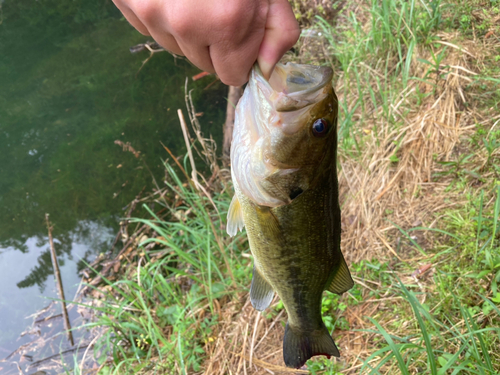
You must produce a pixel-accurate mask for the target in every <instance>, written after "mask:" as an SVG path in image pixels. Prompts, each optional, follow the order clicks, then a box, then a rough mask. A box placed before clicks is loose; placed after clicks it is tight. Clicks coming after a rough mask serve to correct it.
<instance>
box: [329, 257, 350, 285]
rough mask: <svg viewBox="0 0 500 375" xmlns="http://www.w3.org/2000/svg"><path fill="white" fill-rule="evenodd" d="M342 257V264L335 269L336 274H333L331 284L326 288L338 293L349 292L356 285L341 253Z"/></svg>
mask: <svg viewBox="0 0 500 375" xmlns="http://www.w3.org/2000/svg"><path fill="white" fill-rule="evenodd" d="M340 257H341V260H340V264H339V266H338V268H337V270H336V271H335V275H334V276H333V279H332V281H331V282H330V285H329V286H328V287H327V288H326V290H328V291H329V292H332V293H336V294H342V293H344V292H347V291H348V290H349V289H351V288H352V286H353V285H354V281H353V280H352V277H351V273H350V272H349V269H348V268H347V263H346V262H345V259H344V256H343V255H342V254H341V255H340Z"/></svg>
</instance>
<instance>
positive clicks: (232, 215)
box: [226, 194, 245, 237]
mask: <svg viewBox="0 0 500 375" xmlns="http://www.w3.org/2000/svg"><path fill="white" fill-rule="evenodd" d="M244 226H245V222H244V221H243V211H242V209H241V204H240V201H239V200H238V197H237V196H236V194H234V196H233V199H232V200H231V204H230V205H229V210H228V211H227V227H226V232H227V234H229V235H230V236H231V237H233V236H235V235H236V233H238V231H239V230H242V229H243V227H244Z"/></svg>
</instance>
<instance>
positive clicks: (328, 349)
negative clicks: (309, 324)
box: [283, 323, 340, 368]
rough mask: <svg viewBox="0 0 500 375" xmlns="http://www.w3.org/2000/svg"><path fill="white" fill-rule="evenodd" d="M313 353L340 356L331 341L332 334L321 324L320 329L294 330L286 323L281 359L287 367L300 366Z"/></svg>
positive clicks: (313, 354)
mask: <svg viewBox="0 0 500 375" xmlns="http://www.w3.org/2000/svg"><path fill="white" fill-rule="evenodd" d="M315 355H326V356H327V357H328V358H330V357H331V356H334V357H340V353H339V350H338V349H337V346H336V345H335V343H334V342H333V339H332V336H330V334H329V333H328V329H327V328H326V327H325V325H324V324H323V328H322V329H321V330H317V331H313V332H307V333H305V332H304V333H302V332H294V330H293V329H292V328H290V326H289V324H288V323H287V324H286V328H285V337H284V338H283V359H284V360H285V365H286V366H287V367H294V368H300V367H302V366H303V365H304V363H306V361H307V360H308V359H309V358H311V357H313V356H315Z"/></svg>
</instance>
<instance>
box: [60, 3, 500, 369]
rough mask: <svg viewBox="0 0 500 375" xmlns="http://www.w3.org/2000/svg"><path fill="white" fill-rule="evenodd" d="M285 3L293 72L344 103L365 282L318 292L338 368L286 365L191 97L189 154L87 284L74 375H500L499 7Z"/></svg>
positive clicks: (342, 177)
mask: <svg viewBox="0 0 500 375" xmlns="http://www.w3.org/2000/svg"><path fill="white" fill-rule="evenodd" d="M292 3H293V7H294V11H295V12H296V16H297V19H298V20H299V22H300V23H301V26H302V29H303V32H302V37H301V39H300V41H299V43H298V45H297V46H296V48H295V51H294V52H293V53H289V54H287V55H286V56H285V59H286V60H288V61H293V62H299V63H314V64H322V65H328V66H330V67H332V69H333V70H334V88H335V91H336V93H337V96H338V98H339V125H338V126H339V130H338V132H339V146H338V176H339V191H340V204H341V210H342V243H341V247H342V252H343V254H344V256H345V258H346V261H347V263H348V264H349V268H350V270H351V273H352V276H353V279H354V282H355V286H354V287H353V288H352V289H351V290H350V291H349V292H347V293H345V294H344V295H343V296H341V297H339V296H337V295H335V294H331V293H329V292H325V293H324V296H323V302H322V315H323V320H324V322H325V324H326V327H327V328H328V330H329V331H330V332H332V331H333V332H334V337H335V342H336V343H337V346H338V347H339V349H340V352H341V354H342V356H341V358H339V359H336V360H333V359H331V360H328V359H326V358H325V357H315V358H314V359H312V360H309V361H308V362H307V363H306V365H305V367H303V368H302V369H299V370H291V369H288V368H286V367H284V365H283V362H282V339H283V335H284V330H285V328H284V325H285V322H286V320H287V318H286V314H285V312H284V307H283V304H282V302H281V301H279V299H278V298H277V297H275V299H274V300H273V302H272V303H271V306H270V308H268V309H267V310H265V311H264V312H263V313H260V312H258V311H256V310H254V309H253V308H252V306H251V304H250V299H249V293H248V289H249V286H250V281H251V276H252V266H251V265H252V256H251V254H250V252H249V249H248V243H247V240H246V236H245V234H244V233H241V232H240V233H238V234H237V235H236V236H235V237H229V236H228V235H227V234H226V230H225V226H226V215H227V211H228V208H229V203H230V201H231V197H232V195H233V188H232V186H231V183H230V171H229V169H228V168H227V167H224V166H223V165H222V163H220V162H219V160H218V157H217V154H216V151H215V147H214V143H213V142H212V141H211V139H210V137H208V138H204V135H203V123H201V124H200V123H199V119H198V118H197V117H196V115H195V110H194V108H193V107H192V104H191V103H190V101H189V97H188V98H187V108H188V113H189V119H188V121H187V123H188V125H189V124H190V125H191V127H190V129H188V130H189V132H190V135H188V138H187V139H188V145H189V150H190V152H189V153H186V157H180V158H176V155H174V154H172V153H171V152H170V150H169V149H168V148H165V159H166V160H165V163H164V165H165V176H157V177H156V181H157V188H156V189H155V191H154V193H152V194H147V193H142V194H139V195H138V196H137V198H136V199H135V200H134V201H133V202H132V203H131V204H130V205H129V206H128V208H127V211H126V215H125V216H126V217H125V218H124V219H123V221H122V223H121V231H120V233H119V234H118V236H117V241H116V242H115V246H114V249H113V250H112V251H110V252H109V254H107V255H102V256H101V257H100V258H98V259H97V260H96V261H95V262H94V263H93V264H91V265H89V267H88V268H87V270H86V271H85V282H86V286H85V287H84V288H82V290H81V292H80V296H79V298H80V299H79V302H78V303H79V304H80V305H79V308H81V309H82V311H83V310H85V311H86V312H87V313H88V317H89V318H88V319H87V320H86V323H85V327H86V329H90V330H91V331H92V332H93V335H92V342H91V345H89V348H92V349H93V354H91V353H90V352H89V353H88V354H87V355H86V356H83V358H82V356H75V358H74V363H72V364H71V366H70V365H68V366H67V368H68V370H66V371H67V372H68V373H75V374H80V373H81V374H86V373H89V371H90V370H92V371H94V372H99V373H102V374H127V373H134V374H217V375H219V374H220V375H223V374H269V373H271V374H291V373H293V374H309V373H310V374H337V373H342V374H355V373H356V374H357V373H360V374H417V373H423V374H433V375H434V374H439V375H444V374H485V375H486V374H497V373H500V329H499V327H500V290H499V288H498V284H499V283H500V251H499V246H500V233H499V232H500V223H499V221H498V220H499V217H500V1H498V0H470V1H458V0H433V1H427V0H377V1H376V0H363V1H350V0H347V1H344V2H338V3H334V4H332V3H331V2H329V1H326V0H293V1H292ZM154 58H157V56H155V57H154ZM184 113H186V111H185V110H184ZM205 136H207V134H205ZM189 156H191V157H189ZM205 165H206V167H205ZM199 170H203V171H204V172H203V173H200V172H199ZM139 211H141V212H146V213H147V214H146V218H142V219H139V218H134V216H138V215H135V213H136V212H139ZM90 312H91V313H90ZM70 367H74V368H73V369H72V370H69V368H70Z"/></svg>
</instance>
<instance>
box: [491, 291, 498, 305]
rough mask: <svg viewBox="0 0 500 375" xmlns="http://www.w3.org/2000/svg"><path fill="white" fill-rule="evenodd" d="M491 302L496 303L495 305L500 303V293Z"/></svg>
mask: <svg viewBox="0 0 500 375" xmlns="http://www.w3.org/2000/svg"><path fill="white" fill-rule="evenodd" d="M491 300H492V301H493V302H495V303H500V293H497V295H496V296H495V298H492V299H491Z"/></svg>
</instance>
